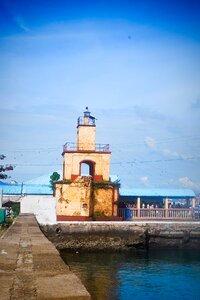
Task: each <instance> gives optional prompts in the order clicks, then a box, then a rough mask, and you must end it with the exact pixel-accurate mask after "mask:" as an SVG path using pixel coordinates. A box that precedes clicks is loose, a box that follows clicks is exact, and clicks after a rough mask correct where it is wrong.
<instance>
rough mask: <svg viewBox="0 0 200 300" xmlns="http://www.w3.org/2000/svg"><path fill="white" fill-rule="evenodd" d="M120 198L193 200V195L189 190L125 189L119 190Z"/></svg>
mask: <svg viewBox="0 0 200 300" xmlns="http://www.w3.org/2000/svg"><path fill="white" fill-rule="evenodd" d="M120 195H121V196H133V197H172V198H185V197H188V198H193V197H196V195H195V193H194V192H193V191H192V190H190V189H153V188H152V189H142V188H141V189H137V188H135V189H126V188H120Z"/></svg>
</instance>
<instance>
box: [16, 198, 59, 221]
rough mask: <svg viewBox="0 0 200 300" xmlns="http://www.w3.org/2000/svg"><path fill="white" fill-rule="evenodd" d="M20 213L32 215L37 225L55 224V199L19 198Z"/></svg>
mask: <svg viewBox="0 0 200 300" xmlns="http://www.w3.org/2000/svg"><path fill="white" fill-rule="evenodd" d="M20 212H21V213H23V214H27V213H33V214H34V215H35V216H36V219H37V221H38V223H39V224H43V225H46V224H56V223H57V221H56V199H55V197H53V196H51V195H50V196H48V195H26V196H24V197H23V198H21V208H20Z"/></svg>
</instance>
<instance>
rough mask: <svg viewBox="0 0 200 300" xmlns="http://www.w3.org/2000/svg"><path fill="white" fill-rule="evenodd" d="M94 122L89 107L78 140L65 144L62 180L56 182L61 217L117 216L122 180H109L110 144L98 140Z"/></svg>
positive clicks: (79, 125) (81, 121)
mask: <svg viewBox="0 0 200 300" xmlns="http://www.w3.org/2000/svg"><path fill="white" fill-rule="evenodd" d="M95 122H96V118H95V117H93V116H91V113H90V111H89V109H88V107H86V109H85V111H84V113H83V116H81V117H79V118H78V120H77V138H76V143H71V142H67V143H66V144H65V145H64V146H63V153H62V155H63V180H62V181H59V182H57V183H56V184H55V185H54V188H55V190H54V191H55V196H56V199H57V205H56V207H57V208H56V209H57V220H58V221H65V220H79V221H80V220H94V219H95V218H96V216H103V217H111V218H112V217H113V216H117V210H116V209H117V200H118V197H119V183H118V182H117V183H116V182H115V183H113V182H111V181H110V155H111V152H110V150H109V144H97V143H96V124H95Z"/></svg>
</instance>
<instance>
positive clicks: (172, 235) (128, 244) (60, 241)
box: [41, 222, 200, 251]
mask: <svg viewBox="0 0 200 300" xmlns="http://www.w3.org/2000/svg"><path fill="white" fill-rule="evenodd" d="M41 229H42V231H43V232H44V234H45V235H46V236H47V237H48V238H49V240H51V241H52V242H53V243H54V244H55V245H56V247H57V248H59V249H68V250H81V251H84V250H87V251H88V250H92V251H98V250H130V249H134V250H135V249H144V250H148V249H149V248H166V249H169V248H180V249H200V222H173V223H172V222H67V223H63V224H62V223H60V224H57V225H53V226H48V225H47V226H41Z"/></svg>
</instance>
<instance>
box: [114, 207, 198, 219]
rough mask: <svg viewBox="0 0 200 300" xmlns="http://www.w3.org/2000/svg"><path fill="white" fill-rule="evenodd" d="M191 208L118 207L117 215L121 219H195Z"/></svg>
mask: <svg viewBox="0 0 200 300" xmlns="http://www.w3.org/2000/svg"><path fill="white" fill-rule="evenodd" d="M127 211H129V212H128V213H127ZM196 215H197V214H194V211H193V209H192V208H169V209H165V208H140V209H137V208H132V207H131V208H119V209H118V216H119V217H122V218H123V219H129V220H134V219H159V220H160V219H170V220H177V219H178V220H191V219H195V218H196Z"/></svg>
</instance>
